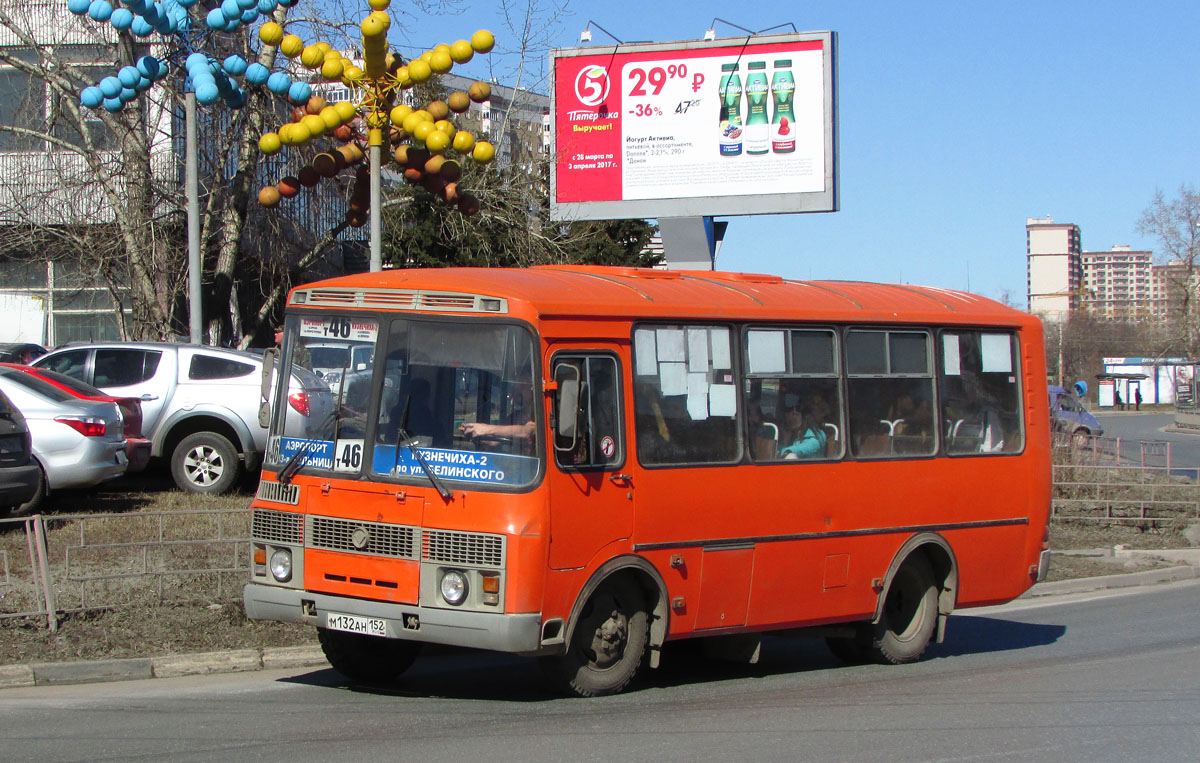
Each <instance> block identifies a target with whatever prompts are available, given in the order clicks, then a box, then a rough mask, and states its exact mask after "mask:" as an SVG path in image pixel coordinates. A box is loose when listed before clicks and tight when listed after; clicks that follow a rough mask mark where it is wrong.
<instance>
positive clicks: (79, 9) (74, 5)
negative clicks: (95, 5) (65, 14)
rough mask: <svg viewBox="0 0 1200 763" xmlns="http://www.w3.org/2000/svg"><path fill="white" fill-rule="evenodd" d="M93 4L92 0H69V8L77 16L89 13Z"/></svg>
mask: <svg viewBox="0 0 1200 763" xmlns="http://www.w3.org/2000/svg"><path fill="white" fill-rule="evenodd" d="M91 5H92V0H67V10H68V11H70V12H71V13H74V14H75V15H76V16H82V15H83V14H85V13H87V12H88V8H90V7H91Z"/></svg>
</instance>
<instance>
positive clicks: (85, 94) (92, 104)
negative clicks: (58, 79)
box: [79, 85, 104, 109]
mask: <svg viewBox="0 0 1200 763" xmlns="http://www.w3.org/2000/svg"><path fill="white" fill-rule="evenodd" d="M79 102H80V103H81V104H83V105H84V106H87V107H88V108H89V109H94V108H96V107H97V106H99V105H100V104H101V103H104V93H102V92H100V88H98V87H96V86H95V85H88V86H87V87H85V88H84V89H83V90H82V91H80V93H79Z"/></svg>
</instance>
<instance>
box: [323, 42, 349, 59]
mask: <svg viewBox="0 0 1200 763" xmlns="http://www.w3.org/2000/svg"><path fill="white" fill-rule="evenodd" d="M320 44H321V45H328V44H329V43H327V42H322V43H320ZM325 60H326V61H343V60H345V59H343V58H342V54H341V53H340V52H338V51H336V50H327V51H325Z"/></svg>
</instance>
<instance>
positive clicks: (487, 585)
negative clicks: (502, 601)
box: [483, 575, 500, 593]
mask: <svg viewBox="0 0 1200 763" xmlns="http://www.w3.org/2000/svg"><path fill="white" fill-rule="evenodd" d="M483 592H484V593H500V576H499V575H484V576H483Z"/></svg>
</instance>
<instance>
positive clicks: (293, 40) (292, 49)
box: [279, 34, 304, 58]
mask: <svg viewBox="0 0 1200 763" xmlns="http://www.w3.org/2000/svg"><path fill="white" fill-rule="evenodd" d="M302 50H304V40H301V39H300V38H299V37H298V36H296V35H294V34H289V35H287V36H286V37H284V38H283V39H282V40H280V42H279V52H280V53H282V54H283V55H285V56H287V57H288V58H295V57H296V56H298V55H300V52H301V51H302Z"/></svg>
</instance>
